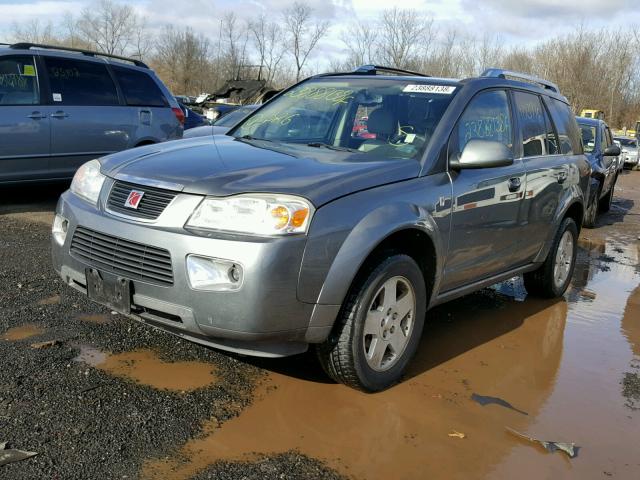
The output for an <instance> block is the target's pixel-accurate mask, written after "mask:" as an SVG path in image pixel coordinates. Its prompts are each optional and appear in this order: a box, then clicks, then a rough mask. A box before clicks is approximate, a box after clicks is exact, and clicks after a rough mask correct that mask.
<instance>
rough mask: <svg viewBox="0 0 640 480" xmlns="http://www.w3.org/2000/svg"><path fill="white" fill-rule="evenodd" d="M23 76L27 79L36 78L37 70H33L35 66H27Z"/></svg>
mask: <svg viewBox="0 0 640 480" xmlns="http://www.w3.org/2000/svg"><path fill="white" fill-rule="evenodd" d="M23 72H24V73H23V75H24V76H25V77H35V76H36V69H35V68H33V65H25V66H24V68H23Z"/></svg>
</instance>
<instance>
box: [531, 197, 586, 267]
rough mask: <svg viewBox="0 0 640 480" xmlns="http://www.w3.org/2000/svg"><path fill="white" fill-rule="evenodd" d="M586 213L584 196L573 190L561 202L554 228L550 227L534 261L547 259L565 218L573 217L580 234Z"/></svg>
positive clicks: (554, 220)
mask: <svg viewBox="0 0 640 480" xmlns="http://www.w3.org/2000/svg"><path fill="white" fill-rule="evenodd" d="M584 213H585V205H584V200H583V196H582V195H579V194H578V192H572V193H570V194H568V195H566V196H565V197H564V199H563V200H562V201H561V202H560V203H559V208H558V209H557V211H556V214H555V216H554V218H553V221H552V222H551V225H553V228H551V229H550V231H549V233H548V235H547V240H546V241H545V243H544V245H543V246H542V248H541V249H540V252H539V253H538V255H537V256H536V259H535V260H534V263H542V262H544V261H545V259H546V258H547V255H548V253H549V250H550V249H551V244H552V243H553V239H554V238H555V234H556V231H557V230H558V228H559V227H560V225H561V224H562V222H563V221H564V219H565V218H568V217H570V218H572V219H573V221H574V222H575V223H576V227H578V234H580V230H581V229H582V225H583V222H584Z"/></svg>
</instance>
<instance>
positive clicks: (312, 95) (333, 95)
mask: <svg viewBox="0 0 640 480" xmlns="http://www.w3.org/2000/svg"><path fill="white" fill-rule="evenodd" d="M284 96H285V97H289V98H296V99H299V100H304V99H306V100H318V101H324V102H329V103H333V104H334V105H337V104H339V103H347V102H348V101H349V100H351V99H352V98H353V90H348V89H343V88H334V87H303V88H299V89H296V90H293V91H291V92H287V93H285V95H284Z"/></svg>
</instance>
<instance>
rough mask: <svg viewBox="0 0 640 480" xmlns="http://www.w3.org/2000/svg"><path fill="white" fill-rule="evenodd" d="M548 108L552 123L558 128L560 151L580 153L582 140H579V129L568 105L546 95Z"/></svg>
mask: <svg viewBox="0 0 640 480" xmlns="http://www.w3.org/2000/svg"><path fill="white" fill-rule="evenodd" d="M547 102H548V105H549V110H550V111H551V117H552V118H553V123H555V125H556V129H557V130H558V137H559V139H560V153H562V154H564V155H580V154H582V153H583V151H582V142H581V141H580V130H579V129H578V124H577V123H576V118H575V117H574V115H573V113H571V109H570V108H569V105H567V104H566V103H564V102H561V101H560V100H556V99H555V98H551V97H547Z"/></svg>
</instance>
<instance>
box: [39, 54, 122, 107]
mask: <svg viewBox="0 0 640 480" xmlns="http://www.w3.org/2000/svg"><path fill="white" fill-rule="evenodd" d="M45 64H46V66H47V76H48V77H49V86H50V89H51V101H52V102H53V104H54V105H119V103H120V102H119V101H118V93H117V90H116V86H115V84H114V83H113V80H112V79H111V75H109V71H108V70H107V67H106V65H103V64H100V63H97V62H85V61H81V60H74V59H68V58H56V57H46V58H45Z"/></svg>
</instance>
